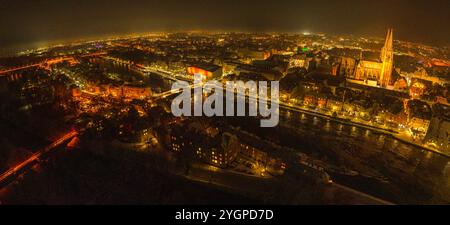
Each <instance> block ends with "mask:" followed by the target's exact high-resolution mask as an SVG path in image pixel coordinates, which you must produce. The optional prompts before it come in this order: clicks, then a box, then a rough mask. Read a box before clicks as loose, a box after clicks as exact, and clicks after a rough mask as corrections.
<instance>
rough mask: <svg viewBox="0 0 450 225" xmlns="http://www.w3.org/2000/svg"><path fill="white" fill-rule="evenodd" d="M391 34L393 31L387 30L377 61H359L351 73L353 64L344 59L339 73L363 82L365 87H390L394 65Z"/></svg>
mask: <svg viewBox="0 0 450 225" xmlns="http://www.w3.org/2000/svg"><path fill="white" fill-rule="evenodd" d="M393 32H394V31H393V29H389V30H388V33H387V36H386V41H385V43H384V46H383V48H382V49H381V54H380V60H379V61H369V60H362V59H360V61H359V62H358V63H357V64H356V68H355V71H354V72H353V71H352V70H353V69H352V68H353V62H352V61H351V60H348V59H346V58H344V59H343V60H342V64H341V73H344V74H346V75H347V78H350V79H354V80H358V81H364V83H365V84H366V85H371V86H381V87H387V86H388V85H390V83H391V79H392V70H393V65H394V50H393ZM375 81H376V82H375Z"/></svg>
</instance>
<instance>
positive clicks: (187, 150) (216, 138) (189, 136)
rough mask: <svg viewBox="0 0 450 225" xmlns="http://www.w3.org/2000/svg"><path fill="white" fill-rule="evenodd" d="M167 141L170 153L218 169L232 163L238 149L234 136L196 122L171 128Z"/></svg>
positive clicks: (236, 139)
mask: <svg viewBox="0 0 450 225" xmlns="http://www.w3.org/2000/svg"><path fill="white" fill-rule="evenodd" d="M186 131H187V132H186ZM168 140H169V143H168V146H169V148H170V149H171V150H172V151H174V152H178V153H180V154H185V155H186V156H187V157H195V158H197V159H200V160H201V161H204V162H206V163H208V164H211V165H214V166H218V167H226V166H227V165H229V164H230V163H231V162H233V161H234V160H235V159H236V157H237V154H238V152H239V149H240V145H239V140H238V138H237V137H236V136H235V135H233V134H230V133H228V132H220V131H219V129H218V128H214V127H210V126H204V125H202V124H199V123H196V122H194V123H191V124H189V125H188V126H187V127H184V126H183V127H181V126H175V127H172V129H171V133H170V136H169V137H168Z"/></svg>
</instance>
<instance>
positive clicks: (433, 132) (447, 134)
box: [425, 117, 450, 151]
mask: <svg viewBox="0 0 450 225" xmlns="http://www.w3.org/2000/svg"><path fill="white" fill-rule="evenodd" d="M425 141H427V142H429V143H434V144H435V145H436V147H437V148H439V149H441V150H447V151H448V150H450V118H448V117H447V118H439V117H434V118H433V119H432V120H431V122H430V128H429V129H428V133H427V135H426V137H425Z"/></svg>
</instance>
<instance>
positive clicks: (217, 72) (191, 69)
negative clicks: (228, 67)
mask: <svg viewBox="0 0 450 225" xmlns="http://www.w3.org/2000/svg"><path fill="white" fill-rule="evenodd" d="M187 73H188V74H189V75H192V76H193V75H194V74H201V75H202V76H203V77H204V78H205V79H207V80H209V79H213V78H218V77H221V76H222V67H220V66H217V65H212V64H211V65H209V64H208V65H206V64H204V65H192V66H188V67H187Z"/></svg>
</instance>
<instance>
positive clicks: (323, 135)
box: [280, 113, 450, 201]
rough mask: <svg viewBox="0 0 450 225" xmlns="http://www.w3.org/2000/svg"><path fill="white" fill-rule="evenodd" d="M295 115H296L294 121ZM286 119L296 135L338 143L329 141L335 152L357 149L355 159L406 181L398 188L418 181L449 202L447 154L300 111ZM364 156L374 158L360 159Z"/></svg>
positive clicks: (394, 178)
mask: <svg viewBox="0 0 450 225" xmlns="http://www.w3.org/2000/svg"><path fill="white" fill-rule="evenodd" d="M293 115H295V113H294V114H293ZM295 118H298V119H297V121H296V119H295ZM283 120H287V118H283V117H282V118H280V121H282V124H283ZM288 120H289V121H290V122H289V123H290V124H295V126H292V127H290V128H294V129H296V131H298V133H299V135H300V136H305V138H317V139H318V140H323V139H326V140H331V141H333V143H338V144H333V147H332V148H334V149H333V151H335V152H340V151H348V149H349V146H351V147H350V148H354V149H357V151H353V152H361V155H356V156H355V157H356V158H358V157H362V159H363V160H364V162H365V163H367V164H368V165H369V166H370V167H371V168H375V169H376V170H377V171H378V172H380V173H381V174H383V176H385V177H387V178H388V179H389V180H390V181H392V182H396V181H397V180H402V182H406V184H404V185H405V186H401V187H399V188H411V187H412V186H411V184H408V183H407V182H412V183H413V184H414V185H416V184H417V183H419V184H422V185H424V188H425V189H426V190H433V193H434V194H436V193H439V194H440V195H445V196H441V197H442V198H443V199H445V200H446V201H450V190H449V183H450V162H449V159H448V158H447V157H444V156H441V155H439V154H436V153H433V152H430V151H425V150H423V149H420V148H418V147H415V146H412V145H409V144H406V143H403V142H401V141H399V140H397V139H395V138H393V137H391V136H389V135H385V134H381V133H378V132H376V131H372V130H368V129H365V128H361V127H356V126H349V125H343V124H342V123H338V122H335V121H329V120H327V119H323V118H318V117H315V116H311V115H307V114H304V113H299V115H298V116H290V117H289V118H288ZM298 120H299V121H298ZM299 122H300V123H299ZM311 134H314V135H316V136H311ZM317 143H320V141H317ZM339 143H340V144H339ZM330 144H331V143H330ZM329 148H330V147H329ZM375 153H376V154H375ZM366 155H370V156H371V157H375V158H364V157H365V156H366ZM360 159H361V158H360ZM383 162H384V163H383ZM408 185H409V186H408Z"/></svg>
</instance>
